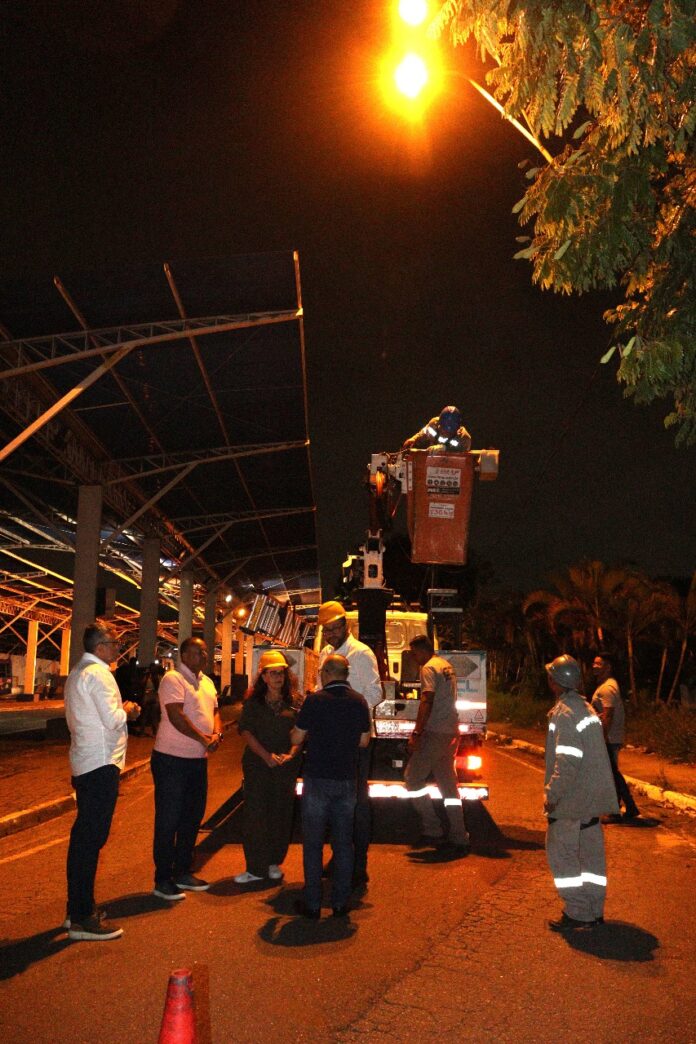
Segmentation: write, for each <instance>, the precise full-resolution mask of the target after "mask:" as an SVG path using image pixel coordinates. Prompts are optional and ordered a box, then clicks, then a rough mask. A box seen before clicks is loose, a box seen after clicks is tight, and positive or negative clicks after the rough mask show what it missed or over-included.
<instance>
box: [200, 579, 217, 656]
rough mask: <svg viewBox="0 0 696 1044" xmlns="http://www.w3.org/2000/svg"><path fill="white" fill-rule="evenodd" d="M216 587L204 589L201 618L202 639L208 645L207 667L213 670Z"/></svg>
mask: <svg viewBox="0 0 696 1044" xmlns="http://www.w3.org/2000/svg"><path fill="white" fill-rule="evenodd" d="M217 596H218V589H217V587H212V588H210V589H209V590H208V591H206V595H205V617H204V618H203V640H204V642H205V644H206V645H207V646H208V669H209V671H210V673H211V674H212V672H213V665H214V663H215V610H216V608H217Z"/></svg>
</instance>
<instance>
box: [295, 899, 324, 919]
mask: <svg viewBox="0 0 696 1044" xmlns="http://www.w3.org/2000/svg"><path fill="white" fill-rule="evenodd" d="M295 913H296V914H299V916H300V917H306V918H308V920H310V921H318V920H319V918H320V917H321V910H314V909H313V908H312V907H311V906H307V904H306V903H305V902H304V901H303V900H302V899H298V900H297V902H296V903H295Z"/></svg>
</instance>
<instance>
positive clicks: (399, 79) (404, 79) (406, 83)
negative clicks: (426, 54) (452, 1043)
mask: <svg viewBox="0 0 696 1044" xmlns="http://www.w3.org/2000/svg"><path fill="white" fill-rule="evenodd" d="M428 79H429V76H428V68H427V66H426V64H425V62H424V60H423V59H422V58H421V56H420V55H419V54H414V52H413V51H411V52H410V53H409V54H407V55H406V57H405V58H404V59H403V60H402V61H401V62H400V63H399V64H398V65H397V67H396V70H395V72H394V82H395V83H396V86H397V89H398V90H399V91H401V93H402V94H404V95H405V96H406V97H407V98H411V99H414V98H417V97H418V95H419V94H420V93H421V91H422V90H423V88H424V87H425V85H426V84H427V82H428Z"/></svg>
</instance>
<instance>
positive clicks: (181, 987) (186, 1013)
mask: <svg viewBox="0 0 696 1044" xmlns="http://www.w3.org/2000/svg"><path fill="white" fill-rule="evenodd" d="M197 1039H198V1038H197V1037H196V1019H195V1014H194V1010H193V981H192V975H191V972H190V971H189V970H188V969H187V968H181V969H179V970H178V971H174V972H172V974H171V975H170V976H169V986H168V987H167V999H166V1000H165V1002H164V1015H163V1016H162V1028H161V1029H160V1035H159V1041H158V1044H196V1041H197Z"/></svg>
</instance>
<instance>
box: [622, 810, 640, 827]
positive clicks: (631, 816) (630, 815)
mask: <svg viewBox="0 0 696 1044" xmlns="http://www.w3.org/2000/svg"><path fill="white" fill-rule="evenodd" d="M639 816H640V811H639V810H638V809H637V808H632V809H631V810H630V812H629V811H628V810H627V811H626V812H624V814H623V815H622V817H621V820H622V822H624V823H625V822H626V820H631V819H638V818H639Z"/></svg>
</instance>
